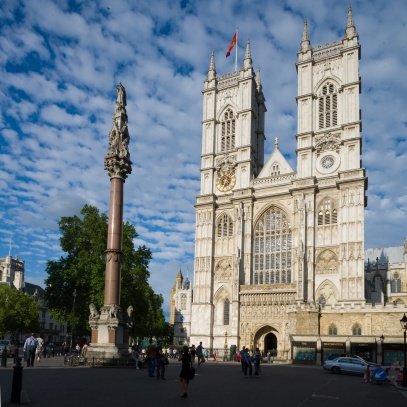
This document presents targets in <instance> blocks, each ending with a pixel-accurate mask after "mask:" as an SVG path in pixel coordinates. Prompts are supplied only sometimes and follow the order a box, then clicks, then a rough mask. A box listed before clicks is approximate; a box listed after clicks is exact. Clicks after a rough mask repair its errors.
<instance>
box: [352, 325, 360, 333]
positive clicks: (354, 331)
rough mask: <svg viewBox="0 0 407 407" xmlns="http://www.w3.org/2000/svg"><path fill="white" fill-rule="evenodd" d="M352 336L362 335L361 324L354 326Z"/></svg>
mask: <svg viewBox="0 0 407 407" xmlns="http://www.w3.org/2000/svg"><path fill="white" fill-rule="evenodd" d="M352 335H355V336H356V335H362V327H361V326H360V325H359V324H355V325H353V328H352Z"/></svg>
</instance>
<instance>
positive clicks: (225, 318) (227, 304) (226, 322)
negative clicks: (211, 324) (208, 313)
mask: <svg viewBox="0 0 407 407" xmlns="http://www.w3.org/2000/svg"><path fill="white" fill-rule="evenodd" d="M229 315H230V301H229V299H227V298H226V300H225V302H224V304H223V325H229Z"/></svg>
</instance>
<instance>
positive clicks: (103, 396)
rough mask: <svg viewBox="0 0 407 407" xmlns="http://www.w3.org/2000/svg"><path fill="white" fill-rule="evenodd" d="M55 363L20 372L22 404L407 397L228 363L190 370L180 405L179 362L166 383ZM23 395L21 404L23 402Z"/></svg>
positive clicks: (295, 370) (344, 402)
mask: <svg viewBox="0 0 407 407" xmlns="http://www.w3.org/2000/svg"><path fill="white" fill-rule="evenodd" d="M62 363H63V358H62V357H55V358H50V359H45V360H44V359H43V360H42V361H41V362H40V363H36V365H35V366H34V367H33V368H31V367H30V368H27V367H25V368H24V371H23V390H24V397H23V398H22V401H25V400H27V399H28V400H29V402H30V404H31V405H33V406H38V407H51V406H52V407H68V406H69V407H75V406H86V407H94V406H95V407H96V406H98V407H100V406H116V405H120V406H143V407H144V406H154V407H155V406H166V407H172V406H180V405H181V406H182V405H185V406H194V407H204V406H205V407H217V406H222V407H223V406H225V405H226V406H228V407H232V406H233V407H240V406H248V405H272V406H284V407H285V406H293V407H319V406H321V407H322V406H326V405H327V404H329V406H334V407H335V406H338V407H339V406H341V407H342V406H346V407H356V406H357V407H363V406H369V407H375V406H384V405H390V404H391V405H405V404H406V395H407V392H405V391H400V390H397V389H396V388H395V387H393V386H392V385H372V384H366V383H365V384H363V383H362V378H361V377H353V376H343V375H338V376H337V375H332V374H330V373H327V372H324V371H323V370H322V368H321V367H317V366H298V365H267V364H264V365H262V375H261V377H260V378H259V379H257V378H245V377H244V376H243V374H242V373H241V369H240V365H239V364H238V363H234V362H219V363H214V362H211V361H210V362H208V363H205V364H204V365H202V367H201V368H199V369H198V368H197V375H196V377H195V379H194V380H193V381H191V383H190V388H189V392H188V398H187V399H181V398H180V396H181V391H180V388H179V385H178V375H179V372H180V370H181V364H180V362H178V361H175V360H170V365H169V366H168V368H167V371H166V377H165V378H166V380H165V381H163V380H157V379H156V378H149V377H148V376H147V370H146V369H141V370H136V369H133V368H85V367H64V366H63V364H62ZM12 375H13V368H12V361H11V359H9V361H8V367H7V368H0V384H1V401H2V403H1V407H4V406H11V405H12V404H11V403H10V396H11V383H12ZM25 395H26V396H27V398H25Z"/></svg>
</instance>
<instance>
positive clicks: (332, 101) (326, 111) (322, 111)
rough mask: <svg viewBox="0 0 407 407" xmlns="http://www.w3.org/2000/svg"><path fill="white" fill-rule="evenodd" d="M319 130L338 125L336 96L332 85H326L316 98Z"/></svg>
mask: <svg viewBox="0 0 407 407" xmlns="http://www.w3.org/2000/svg"><path fill="white" fill-rule="evenodd" d="M318 120H319V128H320V129H324V128H326V127H332V126H336V125H337V124H338V95H337V90H336V88H335V85H334V84H333V83H330V82H328V83H326V84H325V85H324V86H323V87H322V89H321V92H320V94H319V98H318Z"/></svg>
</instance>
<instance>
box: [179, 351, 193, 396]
mask: <svg viewBox="0 0 407 407" xmlns="http://www.w3.org/2000/svg"><path fill="white" fill-rule="evenodd" d="M180 360H181V362H182V366H181V373H180V374H179V382H180V386H181V391H182V396H181V398H186V397H188V385H189V369H190V367H191V366H192V359H191V355H190V353H189V351H188V346H183V348H182V353H181V355H180Z"/></svg>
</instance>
